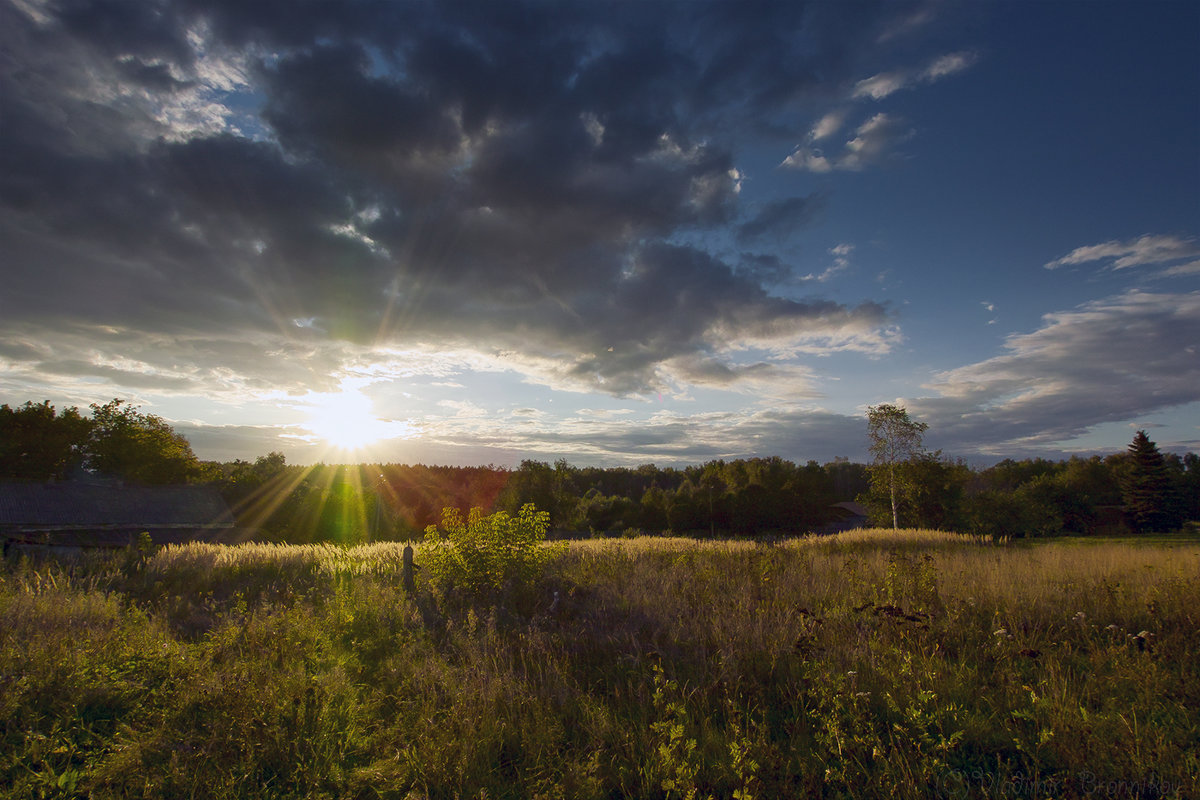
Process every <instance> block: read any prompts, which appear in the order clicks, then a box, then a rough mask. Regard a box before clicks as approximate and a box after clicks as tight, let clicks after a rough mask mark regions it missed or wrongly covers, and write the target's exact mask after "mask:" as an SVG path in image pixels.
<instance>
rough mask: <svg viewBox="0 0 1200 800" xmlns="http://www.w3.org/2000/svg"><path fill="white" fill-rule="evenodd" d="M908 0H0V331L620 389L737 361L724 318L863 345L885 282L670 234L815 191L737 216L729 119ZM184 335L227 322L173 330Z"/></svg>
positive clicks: (804, 205)
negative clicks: (376, 362)
mask: <svg viewBox="0 0 1200 800" xmlns="http://www.w3.org/2000/svg"><path fill="white" fill-rule="evenodd" d="M904 13H906V12H905V10H904V9H900V8H896V7H895V6H894V4H882V3H853V4H829V3H814V4H811V5H803V4H793V3H774V2H771V3H753V4H746V3H741V4H732V3H730V4H699V5H698V4H692V3H665V2H663V3H658V2H656V3H617V4H606V3H572V4H567V3H517V2H512V3H482V2H479V3H470V2H468V3H417V2H399V3H396V2H386V3H385V2H358V3H343V2H304V3H294V2H287V3H283V2H278V3H270V2H262V3H242V2H232V1H231V2H198V1H197V2H190V1H189V2H183V1H181V2H168V1H167V0H161V1H160V2H155V3H145V2H140V1H139V2H132V1H131V2H120V1H119V0H103V1H99V0H98V1H97V2H87V1H86V0H76V1H75V2H67V3H61V4H56V5H47V6H39V5H35V4H32V3H30V4H20V5H5V6H4V7H3V8H0V31H2V32H0V44H3V53H4V54H3V56H0V58H2V59H3V61H2V62H0V63H2V64H3V69H2V70H0V117H2V118H3V119H4V124H3V126H0V236H2V237H3V242H2V244H3V246H4V251H5V253H6V256H5V257H6V264H5V274H4V279H5V292H4V293H3V295H2V296H0V310H2V311H3V313H4V316H5V322H4V323H0V325H4V326H7V327H6V328H5V330H6V331H9V332H11V331H13V330H16V329H17V327H20V328H21V330H23V331H25V333H26V334H27V335H31V336H32V337H33V338H34V339H40V340H42V341H47V342H58V343H60V344H61V347H62V349H63V350H64V351H63V352H59V353H56V354H55V355H56V357H55V358H54V359H50V360H49V361H57V362H58V363H59V364H60V365H62V364H69V363H76V364H79V363H82V361H85V360H86V361H87V363H89V364H93V365H95V364H98V363H102V362H101V361H96V360H95V359H91V358H90V357H88V356H86V355H85V354H84V352H83V350H82V349H75V350H70V351H69V352H68V351H67V350H68V348H82V345H81V344H80V342H79V341H78V340H74V339H71V337H69V336H66V335H65V334H63V333H62V331H61V329H62V326H63V323H64V322H65V321H67V320H72V321H75V322H77V323H79V324H82V325H94V326H110V327H115V328H118V329H120V330H122V331H129V332H131V334H132V335H134V336H142V337H143V338H146V339H151V338H155V337H159V338H157V339H156V341H159V343H160V345H161V347H162V348H163V349H164V350H165V351H167V353H168V354H169V353H171V352H172V351H175V353H174V355H173V356H172V355H168V354H164V355H162V356H161V358H162V359H163V360H164V361H169V360H170V359H171V358H172V357H176V358H181V359H186V358H196V359H200V360H202V361H203V363H202V364H200V366H201V368H202V372H203V369H209V368H214V367H215V366H217V365H219V364H220V363H221V362H222V360H223V359H226V358H228V359H229V360H230V361H231V362H237V363H239V364H240V365H241V366H240V368H243V369H245V370H247V372H246V373H244V376H245V377H246V379H247V380H250V379H251V376H252V375H253V374H254V373H255V370H256V368H255V367H254V366H253V365H252V364H248V363H243V362H244V359H242V357H241V354H239V353H233V352H231V351H229V352H227V349H226V348H232V347H233V345H232V343H233V342H235V341H243V342H244V341H250V342H267V341H275V340H276V339H279V338H280V337H282V339H283V340H291V341H298V342H301V343H303V342H305V341H307V339H309V338H316V339H324V340H325V341H326V342H333V343H336V342H341V341H345V342H355V343H360V344H381V345H387V344H390V343H397V342H412V343H421V344H435V343H437V342H446V343H451V344H453V345H455V346H459V347H463V346H475V347H477V348H481V349H484V350H487V351H489V352H495V351H506V352H511V353H514V354H515V356H516V357H515V359H514V361H513V363H526V364H533V363H535V362H536V363H538V364H542V365H543V366H542V367H539V369H541V370H542V372H543V373H544V374H543V378H546V379H562V380H566V381H572V382H575V383H576V384H578V385H590V386H592V387H596V388H601V389H603V390H605V391H609V392H613V393H618V394H620V393H627V392H638V391H644V390H646V389H648V388H652V387H654V386H657V385H659V384H660V383H661V380H662V379H663V374H662V370H663V369H664V368H665V367H664V365H667V364H669V362H671V361H672V360H673V359H675V360H678V363H679V364H685V363H686V364H687V365H689V366H687V367H686V369H684V368H683V367H680V369H679V370H678V371H677V374H679V375H683V374H687V375H690V376H691V377H692V378H693V379H695V380H710V381H715V382H716V383H718V384H720V383H723V382H727V381H728V380H731V379H732V378H736V377H737V376H738V375H741V374H745V375H753V374H755V372H756V370H757V369H758V368H747V367H746V366H740V367H736V368H735V367H734V366H733V365H731V364H728V363H725V362H724V361H722V356H721V352H722V351H723V350H725V349H727V348H729V347H732V346H738V345H740V344H741V343H743V342H744V341H745V340H746V339H754V340H777V341H782V342H794V341H796V340H797V339H803V338H805V337H810V338H812V339H813V340H819V339H820V338H821V337H833V338H837V339H839V340H841V341H845V340H846V339H847V338H853V337H855V336H859V335H861V336H863V337H864V340H869V339H871V335H872V329H873V328H878V327H879V326H880V325H882V324H883V322H884V319H885V316H886V315H885V313H884V311H883V309H882V308H881V307H879V306H876V305H874V304H871V303H867V304H864V305H861V306H858V307H847V306H842V305H836V304H833V303H822V302H812V303H809V302H801V301H796V300H786V299H782V298H779V297H775V296H772V295H770V294H769V292H768V291H767V290H766V289H765V288H764V282H769V281H766V276H765V274H763V273H762V272H760V271H755V270H752V269H749V270H748V269H736V270H735V269H733V268H732V267H731V266H730V265H729V264H726V263H725V262H723V261H721V260H720V259H719V258H717V257H715V256H713V255H711V254H709V253H706V252H701V251H699V250H695V249H693V248H689V247H683V246H680V245H678V244H671V245H668V244H666V242H667V241H668V240H671V239H672V237H675V236H676V235H677V234H680V233H686V232H689V231H724V232H727V233H729V234H730V235H736V236H737V237H739V238H740V239H742V240H751V239H757V238H761V237H765V236H771V235H775V234H777V233H778V232H780V231H784V230H787V229H789V228H791V227H793V226H795V225H797V224H800V223H802V222H803V221H804V220H805V219H807V218H808V217H809V216H810V215H811V214H812V213H813V211H814V210H815V209H816V208H817V207H818V206H819V200H817V199H814V198H801V197H794V198H790V199H787V200H783V201H779V202H776V203H769V204H767V205H764V206H762V207H760V208H757V209H755V210H754V211H753V212H752V213H751V214H750V215H749V216H748V217H747V215H746V214H745V213H743V212H741V211H740V210H739V196H738V173H737V170H736V160H737V159H736V156H737V153H736V151H735V149H734V147H733V138H732V136H733V133H734V132H735V131H738V130H750V129H753V130H756V131H762V130H767V129H770V128H772V127H773V126H778V125H781V124H785V123H787V122H788V121H789V120H792V119H793V118H795V116H796V115H797V114H800V113H802V110H801V109H800V108H799V106H798V103H800V102H802V101H803V100H805V98H809V97H814V96H819V95H821V93H822V92H827V91H828V90H829V87H830V86H831V85H834V84H836V85H839V86H841V87H842V88H845V87H846V86H849V85H850V82H851V78H852V75H853V71H852V67H853V65H854V62H855V59H856V58H857V57H858V56H857V55H856V54H858V53H860V52H861V51H862V50H864V49H865V48H868V47H869V46H870V44H869V43H871V42H873V41H874V40H875V39H877V38H878V36H879V35H880V34H881V32H882V31H885V30H886V29H887V26H888V25H889V24H890V22H891V21H892V20H894V19H895V18H896V17H897V16H898V15H903V14H904ZM739 218H740V219H743V220H745V221H744V222H742V223H741V224H740V225H737V224H735V221H736V220H737V219H739ZM48 286H52V287H54V289H53V291H47V287H48ZM38 325H42V326H43V328H42V329H41V330H40V331H39V330H37V327H38ZM208 329H211V330H218V331H220V332H221V333H222V336H221V337H218V338H219V339H220V341H222V342H224V345H222V346H221V347H217V348H215V349H213V350H211V351H205V352H202V353H196V352H189V350H188V344H187V343H188V342H192V341H197V340H200V339H203V338H204V336H205V331H206V330H208ZM31 330H32V331H33V332H32V333H30V331H31ZM272 337H275V338H274V339H273V338H272ZM111 346H113V347H131V346H132V345H131V344H130V343H128V342H127V343H125V344H123V345H122V344H120V343H112V345H111ZM869 346H871V345H869V344H868V345H864V348H866V347H869ZM333 350H336V348H335V347H328V348H326V351H325V353H326V355H328V353H329V352H331V351H333ZM320 363H325V362H324V361H321V362H320ZM545 365H552V366H545ZM94 368H96V369H98V368H99V367H94ZM112 369H113V370H117V371H119V370H118V368H115V367H113V368H112ZM258 369H264V370H265V369H266V368H265V367H259V368H258ZM108 374H109V375H110V377H113V378H114V379H115V377H116V372H112V373H108ZM547 376H549V377H547ZM731 376H732V378H731ZM151 379H152V380H155V381H160V382H162V381H165V382H167V384H171V383H172V382H173V381H176V380H180V381H184V380H185V379H183V378H177V377H172V376H164V375H156V376H155V377H153V378H147V377H144V376H143V382H144V381H145V380H151ZM186 380H192V378H188V379H186ZM164 385H166V384H164ZM172 385H173V384H172Z"/></svg>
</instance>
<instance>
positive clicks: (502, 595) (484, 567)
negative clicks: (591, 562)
mask: <svg viewBox="0 0 1200 800" xmlns="http://www.w3.org/2000/svg"><path fill="white" fill-rule="evenodd" d="M549 527H550V515H549V514H547V513H546V512H545V511H538V510H537V508H535V507H534V505H533V504H532V503H530V504H527V505H525V506H522V508H521V510H520V511H519V512H518V513H517V515H516V516H515V517H511V516H509V515H508V514H506V513H505V512H503V511H497V512H496V513H494V514H490V515H487V516H485V515H484V513H483V511H482V509H479V508H472V509H471V511H470V513H469V514H468V515H467V518H466V519H463V516H462V514H460V513H459V511H458V509H456V508H447V509H445V510H444V511H443V512H442V524H441V525H430V526H429V527H428V528H426V529H425V540H424V543H425V546H424V547H423V548H422V550H421V555H422V556H423V559H422V561H423V563H424V565H425V568H426V569H428V570H429V575H430V578H431V580H432V582H433V584H434V585H435V587H436V588H437V589H438V591H439V594H440V596H441V597H442V598H443V602H452V601H453V602H456V603H462V602H464V601H465V602H479V601H487V600H492V601H496V600H500V599H509V600H511V599H513V598H514V597H520V598H521V599H523V600H524V599H528V595H529V593H530V592H532V591H534V590H536V589H537V587H538V584H539V583H540V582H541V581H542V579H543V577H544V576H545V572H546V566H547V564H549V562H550V560H551V559H552V558H554V556H556V555H558V553H559V552H560V551H561V549H562V547H563V546H562V545H557V546H546V545H545V541H546V531H547V530H548V529H549Z"/></svg>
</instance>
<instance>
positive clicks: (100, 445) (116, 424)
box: [87, 400, 199, 484]
mask: <svg viewBox="0 0 1200 800" xmlns="http://www.w3.org/2000/svg"><path fill="white" fill-rule="evenodd" d="M87 452H88V465H89V466H90V467H91V468H92V469H94V470H96V471H97V472H100V473H102V474H104V475H111V476H113V477H118V478H121V479H122V480H127V481H132V482H135V483H148V484H149V483H185V482H186V481H187V480H188V479H189V478H191V477H193V476H195V475H196V474H197V472H198V470H199V462H198V461H197V460H196V454H195V453H193V452H192V446H191V445H190V444H188V440H187V439H185V438H184V437H183V436H182V435H180V434H178V433H176V432H175V431H174V430H173V429H172V428H171V426H170V425H168V424H167V423H166V422H165V421H164V420H163V419H162V417H159V416H156V415H154V414H143V413H141V412H140V411H138V409H137V406H132V405H129V403H127V402H125V401H124V400H112V401H111V402H108V403H105V404H104V405H97V404H95V403H93V404H92V430H91V436H90V438H89V441H88V446H87Z"/></svg>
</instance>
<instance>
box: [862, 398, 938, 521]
mask: <svg viewBox="0 0 1200 800" xmlns="http://www.w3.org/2000/svg"><path fill="white" fill-rule="evenodd" d="M928 429H929V426H928V425H926V424H925V423H924V422H914V421H913V420H911V419H909V416H908V411H906V410H905V409H904V408H902V407H900V406H894V405H889V404H887V403H884V404H881V405H878V406H871V407H870V408H868V409H867V438H868V440H869V445H868V449H869V450H870V451H871V456H872V465H871V483H872V486H873V487H883V486H886V487H887V494H888V498H889V499H890V501H891V510H892V527H893V528H899V527H900V498H901V495H902V494H904V493H905V492H911V490H912V489H913V488H914V484H913V482H912V475H911V473H912V470H911V469H907V468H906V467H909V466H914V465H915V464H917V463H919V462H920V458H921V456H922V455H923V453H924V450H923V449H922V445H921V437H922V435H923V434H924V433H925V431H926V430H928ZM909 462H912V463H911V464H910V463H909Z"/></svg>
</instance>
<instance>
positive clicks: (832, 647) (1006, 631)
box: [0, 517, 1200, 800]
mask: <svg viewBox="0 0 1200 800" xmlns="http://www.w3.org/2000/svg"><path fill="white" fill-rule="evenodd" d="M484 519H486V517H480V518H479V520H480V522H482V521H483V520H484ZM464 525H466V526H467V527H469V525H470V522H469V520H468V521H465V522H464ZM451 527H453V526H451ZM493 530H494V528H493ZM432 552H433V551H432V550H429V549H426V545H423V544H418V545H417V546H416V560H417V562H418V564H421V565H428V564H430V563H431V561H430V559H431V555H432ZM435 558H436V557H435ZM401 563H402V557H401V545H398V544H373V545H366V546H359V547H351V548H343V547H333V546H330V545H308V546H279V545H246V546H242V547H236V548H226V547H219V546H214V545H189V546H185V547H170V548H166V549H163V550H160V551H158V552H156V553H153V554H144V553H138V552H131V553H128V554H118V555H115V556H104V555H96V554H89V555H85V556H82V557H80V558H79V559H78V560H75V561H70V562H63V563H56V562H37V561H29V560H11V559H10V560H9V561H8V562H7V564H6V566H5V569H4V570H3V572H0V619H3V620H4V624H3V626H0V794H3V795H4V796H9V797H92V798H126V797H210V798H226V797H227V798H233V797H237V798H258V797H359V798H456V797H460V798H475V797H488V798H536V797H540V798H562V797H573V798H610V797H645V798H686V797H694V798H707V797H710V796H711V797H715V798H741V800H747V798H770V797H889V798H893V797H894V798H906V797H947V798H963V797H1030V798H1033V797H1038V798H1041V797H1095V796H1106V797H1109V796H1112V797H1147V798H1148V797H1174V798H1186V797H1195V796H1198V795H1200V756H1197V754H1198V753H1200V721H1198V720H1197V717H1196V714H1195V709H1196V708H1197V707H1200V640H1198V639H1197V634H1196V631H1197V630H1198V629H1200V616H1198V615H1197V614H1198V612H1197V609H1198V608H1200V543H1197V542H1196V541H1195V540H1183V539H1176V540H1172V541H1171V543H1167V544H1129V543H1117V542H1102V541H1093V542H1089V541H1080V540H1076V541H1074V542H1072V541H1056V542H1053V543H1048V544H1043V543H1037V544H1020V545H1017V544H1008V545H996V544H992V543H990V542H989V541H988V540H985V539H979V538H970V537H964V536H958V535H955V534H949V533H937V532H931V531H904V530H902V531H899V532H898V533H892V532H891V531H857V532H852V533H846V534H840V535H837V536H832V537H825V538H819V539H814V538H809V539H793V540H787V541H783V542H780V543H778V544H775V545H762V544H755V543H753V542H748V541H709V542H703V543H699V542H696V541H695V540H690V539H679V538H663V537H653V538H649V537H647V538H640V539H608V540H601V539H593V540H587V541H580V542H574V543H571V544H570V545H569V546H567V548H566V549H565V550H564V551H563V552H561V553H559V554H558V555H557V556H556V557H554V558H553V559H552V560H550V561H549V562H548V563H546V564H545V565H544V566H545V569H546V572H545V580H544V581H543V582H541V583H539V584H537V586H538V588H537V589H536V591H535V592H534V593H533V594H532V595H531V596H530V598H529V604H528V606H527V607H524V608H518V607H516V606H514V605H513V604H512V603H511V601H510V599H509V598H506V597H504V596H494V597H493V598H492V599H490V600H487V601H485V602H482V603H471V604H463V605H454V604H453V603H447V602H444V598H443V600H439V599H438V592H437V591H435V589H436V586H435V583H436V576H435V575H434V574H433V573H434V572H435V570H433V569H422V570H419V571H418V573H417V576H418V585H417V591H416V592H415V593H412V594H409V593H406V592H405V591H404V589H403V587H402V585H401V578H400V565H401Z"/></svg>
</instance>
